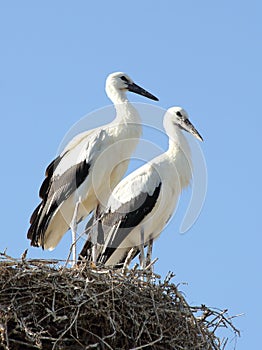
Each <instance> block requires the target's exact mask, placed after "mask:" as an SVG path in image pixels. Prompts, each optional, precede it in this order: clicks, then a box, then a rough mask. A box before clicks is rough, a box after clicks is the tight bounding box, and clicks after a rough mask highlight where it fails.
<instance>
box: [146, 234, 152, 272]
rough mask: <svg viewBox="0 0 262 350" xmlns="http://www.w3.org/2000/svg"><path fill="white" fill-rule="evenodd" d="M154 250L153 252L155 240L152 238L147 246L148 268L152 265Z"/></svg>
mask: <svg viewBox="0 0 262 350" xmlns="http://www.w3.org/2000/svg"><path fill="white" fill-rule="evenodd" d="M152 250H153V239H152V238H150V240H149V242H148V246H147V254H146V267H147V266H148V265H149V264H150V263H151V260H152Z"/></svg>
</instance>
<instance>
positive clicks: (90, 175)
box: [27, 72, 157, 250]
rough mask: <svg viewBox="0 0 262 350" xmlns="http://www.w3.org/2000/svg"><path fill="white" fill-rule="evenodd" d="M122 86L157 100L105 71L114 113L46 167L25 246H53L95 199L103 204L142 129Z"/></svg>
mask: <svg viewBox="0 0 262 350" xmlns="http://www.w3.org/2000/svg"><path fill="white" fill-rule="evenodd" d="M127 91H132V92H135V93H138V94H140V95H143V96H145V97H147V98H150V99H153V100H157V98H156V97H155V96H153V95H151V94H150V93H149V92H147V91H146V90H144V89H142V88H141V87H139V86H138V85H136V84H135V83H134V82H133V81H132V80H131V78H130V77H128V76H127V75H126V74H124V73H122V72H118V73H113V74H110V75H109V76H108V78H107V80H106V92H107V95H108V97H109V98H110V99H111V100H112V102H113V103H114V105H115V109H116V117H115V119H114V120H113V122H111V123H109V124H107V125H104V126H102V127H98V128H95V129H93V130H89V131H86V132H83V133H81V134H79V135H77V136H75V137H74V138H73V139H72V140H71V141H70V142H69V144H68V145H67V146H66V147H65V149H64V150H63V152H62V153H61V154H60V155H59V156H58V157H57V158H56V159H55V160H54V161H53V162H52V163H51V164H50V165H49V166H48V168H47V170H46V178H45V180H44V182H43V184H42V186H41V188H40V191H39V195H40V197H41V199H42V202H41V203H40V204H39V206H38V207H37V208H36V209H35V211H34V213H33V214H32V216H31V219H30V223H31V226H30V228H29V231H28V235H27V236H28V238H29V239H30V240H31V245H33V246H42V247H43V248H44V249H50V250H52V249H54V248H55V247H56V245H57V244H58V243H59V241H60V239H61V238H62V236H63V235H64V234H65V233H66V231H67V230H68V229H69V227H70V226H71V227H72V228H73V227H74V226H75V225H76V223H77V222H79V221H81V220H82V219H83V218H84V217H86V216H87V215H88V214H89V213H90V212H91V211H93V210H95V209H96V207H97V206H98V204H99V203H101V204H104V203H106V201H107V200H108V197H109V195H110V193H111V191H112V188H114V187H115V186H116V184H117V183H118V182H119V181H120V180H121V178H122V177H123V175H124V173H125V172H126V169H127V166H128V162H129V159H130V156H131V154H132V152H133V151H134V149H135V147H136V145H137V142H138V141H139V138H140V136H141V132H142V129H141V120H140V116H139V114H138V112H137V111H136V109H135V108H134V107H133V106H132V105H131V104H130V103H129V101H128V99H127V97H126V92H127ZM123 160H124V161H123ZM76 204H78V205H77V211H76V212H75V207H76ZM74 212H75V215H74ZM74 216H75V217H74ZM72 222H73V223H72Z"/></svg>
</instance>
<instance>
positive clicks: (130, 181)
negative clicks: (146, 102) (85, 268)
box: [80, 107, 203, 268]
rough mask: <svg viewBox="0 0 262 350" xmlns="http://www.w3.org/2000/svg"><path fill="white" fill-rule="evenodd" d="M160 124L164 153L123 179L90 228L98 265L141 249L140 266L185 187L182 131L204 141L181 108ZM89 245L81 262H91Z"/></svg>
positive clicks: (187, 165)
mask: <svg viewBox="0 0 262 350" xmlns="http://www.w3.org/2000/svg"><path fill="white" fill-rule="evenodd" d="M163 124H164V128H165V131H166V133H167V135H168V136H169V148H168V150H167V151H166V152H165V153H163V154H161V155H160V156H158V157H156V158H154V159H153V160H151V161H150V162H149V163H147V164H145V165H143V166H142V167H140V168H138V169H137V170H135V171H134V172H133V173H131V174H130V175H128V176H127V177H126V178H124V179H123V180H122V181H121V182H120V183H119V184H118V185H117V186H116V187H115V189H114V191H113V192H112V195H111V196H110V198H109V201H108V204H107V208H106V209H105V211H104V212H102V213H100V217H101V219H99V220H98V221H97V223H96V225H94V226H93V227H91V230H90V231H91V232H92V230H97V232H98V241H100V243H101V245H100V246H99V252H98V256H97V262H100V263H103V264H105V265H106V266H115V267H116V266H117V267H120V266H123V264H124V262H126V259H127V257H129V262H131V259H132V258H133V257H134V256H135V255H137V254H138V253H139V251H140V252H141V254H140V258H141V259H140V264H141V267H142V268H144V267H145V263H147V264H148V263H149V261H150V259H151V252H152V244H153V241H154V240H155V239H156V238H157V237H158V236H159V235H160V233H161V231H162V230H163V229H164V227H165V225H166V224H167V222H168V221H169V219H170V218H171V216H172V214H173V212H174V210H175V208H176V205H177V202H178V199H179V195H180V193H181V192H182V189H183V188H185V187H186V186H188V185H189V183H190V180H191V178H192V164H191V157H190V147H189V144H188V142H187V140H186V138H185V136H184V135H183V132H182V131H183V130H185V131H188V132H189V133H191V134H192V135H194V136H195V137H196V138H197V139H198V140H200V141H203V139H202V137H201V136H200V134H199V133H198V131H197V130H196V129H195V128H194V126H193V125H192V124H191V122H190V121H189V118H188V115H187V113H186V111H185V110H184V109H182V108H180V107H172V108H169V109H168V111H167V112H166V114H165V116H164V123H163ZM100 211H101V209H100ZM90 225H91V223H90V224H89V229H90ZM102 243H103V244H102ZM145 246H148V257H147V261H145V257H144V247H145ZM91 247H92V237H91V236H90V237H89V239H88V241H87V242H86V244H85V246H84V247H83V249H82V251H81V253H80V259H82V258H85V259H87V260H88V261H89V260H91V254H90V251H91V249H90V248H91ZM148 260H149V261H148ZM125 265H126V263H125Z"/></svg>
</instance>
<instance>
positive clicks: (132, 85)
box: [127, 83, 158, 101]
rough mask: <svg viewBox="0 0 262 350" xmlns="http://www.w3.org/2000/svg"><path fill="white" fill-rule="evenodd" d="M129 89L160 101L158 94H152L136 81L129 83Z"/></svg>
mask: <svg viewBox="0 0 262 350" xmlns="http://www.w3.org/2000/svg"><path fill="white" fill-rule="evenodd" d="M127 89H128V91H131V92H134V93H135V94H138V95H142V96H145V97H147V98H150V99H151V100H154V101H158V98H157V97H156V96H154V95H152V94H150V92H148V91H146V90H145V89H143V88H142V87H141V86H139V85H137V84H135V83H128V87H127Z"/></svg>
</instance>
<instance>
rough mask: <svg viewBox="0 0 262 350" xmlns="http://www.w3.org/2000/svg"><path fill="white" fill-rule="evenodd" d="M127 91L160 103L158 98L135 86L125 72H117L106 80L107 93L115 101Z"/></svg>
mask: <svg viewBox="0 0 262 350" xmlns="http://www.w3.org/2000/svg"><path fill="white" fill-rule="evenodd" d="M127 91H131V92H134V93H136V94H139V95H142V96H145V97H147V98H150V99H151V100H154V101H158V98H157V97H155V96H154V95H152V94H150V93H149V92H148V91H146V90H145V89H143V88H142V87H140V86H139V85H137V84H135V83H134V82H133V80H132V79H131V78H130V77H129V76H128V75H127V74H126V73H123V72H116V73H112V74H110V75H109V76H108V77H107V79H106V93H107V95H108V96H109V98H111V99H112V100H114V96H116V95H117V94H118V95H119V96H121V95H123V93H124V94H125V93H126V92H127Z"/></svg>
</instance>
